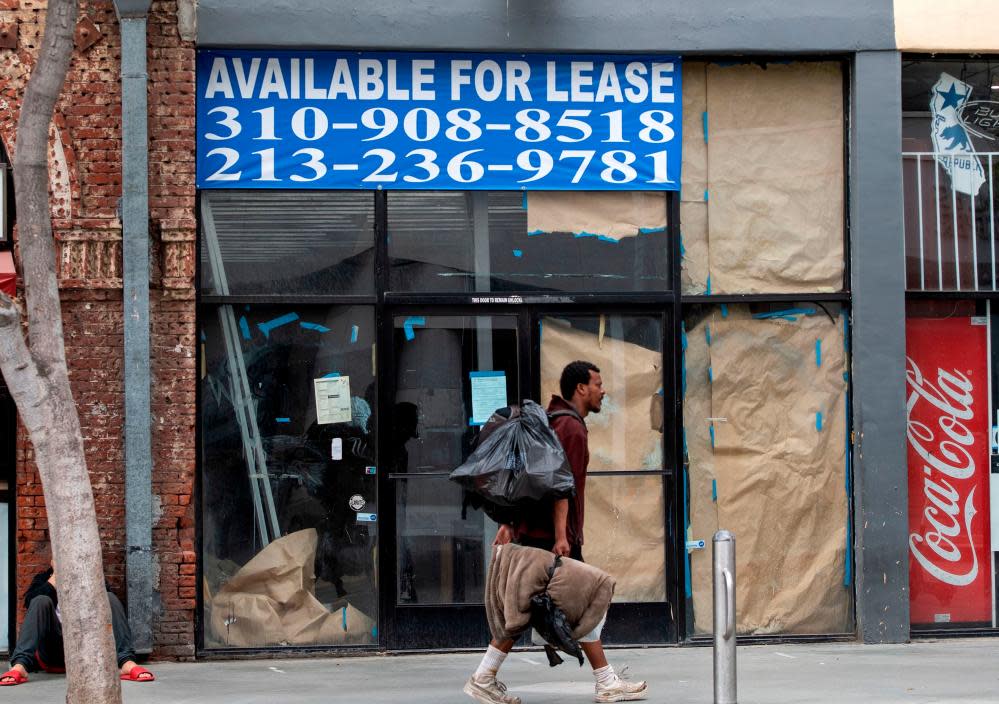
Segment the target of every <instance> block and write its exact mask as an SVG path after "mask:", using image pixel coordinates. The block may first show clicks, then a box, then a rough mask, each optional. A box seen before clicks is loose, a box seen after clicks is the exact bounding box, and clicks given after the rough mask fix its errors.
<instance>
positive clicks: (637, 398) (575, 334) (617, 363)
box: [540, 314, 664, 472]
mask: <svg viewBox="0 0 999 704" xmlns="http://www.w3.org/2000/svg"><path fill="white" fill-rule="evenodd" d="M540 336H541V395H542V401H543V402H544V403H545V404H546V405H547V403H548V400H549V399H550V398H551V397H552V396H553V395H558V394H559V378H560V377H561V375H562V369H563V368H564V367H565V365H567V364H568V363H569V362H572V361H574V360H577V359H582V360H586V361H588V362H592V363H593V364H595V365H596V366H597V367H598V368H599V369H600V376H601V378H602V379H603V383H604V390H605V391H606V393H607V395H606V396H605V397H604V401H603V408H602V410H601V411H600V413H592V414H590V416H589V417H587V419H586V425H587V428H588V430H589V448H590V466H589V470H590V471H591V472H592V471H602V470H639V469H648V470H661V469H662V468H663V425H662V424H663V403H664V395H663V369H662V319H661V318H659V317H656V316H639V315H618V314H612V315H593V316H575V315H574V316H558V317H549V318H545V319H544V320H542V321H541V330H540Z"/></svg>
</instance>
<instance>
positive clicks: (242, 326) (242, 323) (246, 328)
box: [239, 315, 250, 340]
mask: <svg viewBox="0 0 999 704" xmlns="http://www.w3.org/2000/svg"><path fill="white" fill-rule="evenodd" d="M239 330H240V332H242V333H243V339H244V340H249V339H250V324H249V323H248V322H246V316H245V315H242V316H240V318H239Z"/></svg>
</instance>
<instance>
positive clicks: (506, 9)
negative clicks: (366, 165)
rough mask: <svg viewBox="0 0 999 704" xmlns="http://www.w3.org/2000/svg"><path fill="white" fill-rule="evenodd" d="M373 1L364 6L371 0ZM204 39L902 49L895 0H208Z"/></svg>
mask: <svg viewBox="0 0 999 704" xmlns="http://www.w3.org/2000/svg"><path fill="white" fill-rule="evenodd" d="M361 8H363V9H361ZM198 43H199V44H201V45H203V46H246V47H274V46H283V47H329V48H334V47H357V48H368V49H428V50H429V49H465V50H505V51H519V50H523V51H546V50H550V51H593V52H616V51H625V52H628V51H660V52H663V51H668V52H683V53H693V52H711V53H722V54H734V53H742V52H750V53H751V52H760V53H791V52H853V51H859V50H869V49H894V48H895V27H894V21H893V13H892V2H891V0H837V1H836V2H829V1H828V0H797V1H794V2H788V1H787V0H659V1H658V2H657V1H656V0H618V1H617V2H607V1H606V0H571V1H570V0H507V1H506V2H503V1H502V0H461V1H460V2H426V1H422V2H421V1H415V0H378V2H371V3H368V4H366V5H364V4H359V3H356V2H330V0H200V2H199V4H198Z"/></svg>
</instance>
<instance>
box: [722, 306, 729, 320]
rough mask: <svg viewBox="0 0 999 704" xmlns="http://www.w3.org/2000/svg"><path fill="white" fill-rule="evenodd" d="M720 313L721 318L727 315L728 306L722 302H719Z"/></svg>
mask: <svg viewBox="0 0 999 704" xmlns="http://www.w3.org/2000/svg"><path fill="white" fill-rule="evenodd" d="M721 314H722V317H723V318H727V317H728V306H727V305H725V304H724V303H722V304H721Z"/></svg>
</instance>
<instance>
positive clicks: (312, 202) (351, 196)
mask: <svg viewBox="0 0 999 704" xmlns="http://www.w3.org/2000/svg"><path fill="white" fill-rule="evenodd" d="M201 222H202V228H201V292H202V293H203V294H217V295H246V294H269V295H275V294H278V295H285V296H293V295H295V294H299V295H302V294H306V295H315V294H319V293H322V294H325V295H330V294H373V293H374V281H375V278H374V261H375V259H374V241H375V213H374V195H373V194H372V192H371V191H307V192H294V191H204V192H202V194H201Z"/></svg>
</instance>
